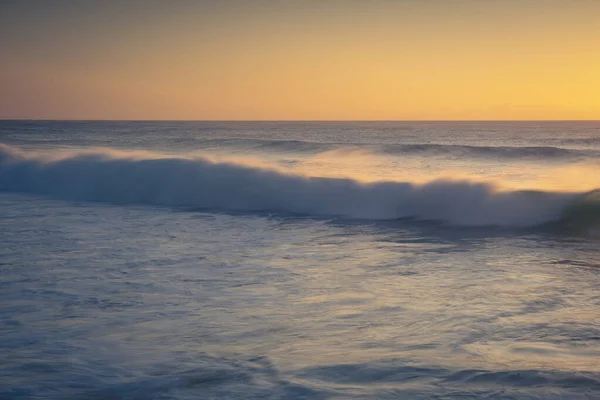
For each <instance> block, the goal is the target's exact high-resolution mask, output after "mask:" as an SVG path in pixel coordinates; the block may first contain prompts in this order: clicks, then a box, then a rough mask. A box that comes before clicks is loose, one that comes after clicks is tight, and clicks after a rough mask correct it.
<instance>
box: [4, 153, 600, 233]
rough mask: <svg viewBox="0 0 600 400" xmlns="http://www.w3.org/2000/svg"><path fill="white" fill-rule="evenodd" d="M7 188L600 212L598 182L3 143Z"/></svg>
mask: <svg viewBox="0 0 600 400" xmlns="http://www.w3.org/2000/svg"><path fill="white" fill-rule="evenodd" d="M0 191H4V192H22V193H32V194H39V195H45V196H50V197H53V198H59V199H66V200H74V201H93V202H111V203H121V204H127V203H137V204H148V205H159V206H186V207H187V206H189V207H197V208H204V209H212V210H222V211H243V212H263V211H272V212H280V213H297V214H306V215H313V216H338V217H345V218H355V219H371V220H392V219H402V218H411V219H415V220H421V221H439V222H442V223H445V224H451V225H457V226H508V227H531V226H538V225H542V224H547V223H554V222H560V223H563V224H565V226H573V225H575V224H580V225H581V224H583V225H585V224H586V223H587V221H588V220H589V217H590V215H593V216H594V218H592V219H593V221H592V222H593V223H597V222H598V220H600V218H598V217H599V216H600V212H599V210H600V208H599V207H598V201H597V192H594V193H596V194H594V195H593V196H592V195H591V194H590V195H587V194H586V193H570V192H560V191H544V190H502V189H499V188H498V187H497V186H496V185H494V184H492V183H487V182H480V181H469V180H466V179H461V180H452V179H433V180H431V181H428V182H426V183H420V182H419V183H416V182H411V181H383V182H362V181H358V180H354V179H351V178H347V179H341V178H340V179H337V178H323V177H319V176H307V175H303V174H299V173H294V172H293V171H286V170H283V169H278V168H275V167H269V166H266V165H255V164H252V163H248V162H246V161H244V160H239V161H235V160H231V161H219V160H215V159H211V158H210V157H207V156H194V157H184V156H177V157H176V156H163V155H159V154H155V153H150V152H143V153H139V152H127V151H117V150H112V149H95V150H85V151H83V150H70V151H63V152H61V153H55V154H54V153H50V154H49V153H40V152H36V151H31V150H23V149H20V148H17V147H14V146H8V145H3V144H0ZM592 197H593V201H592V200H591V198H592ZM590 204H591V205H590ZM590 208H591V209H592V211H589V210H590ZM590 213H591V214H590ZM586 226H587V225H586ZM586 229H587V228H586Z"/></svg>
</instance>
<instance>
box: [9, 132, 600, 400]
mask: <svg viewBox="0 0 600 400" xmlns="http://www.w3.org/2000/svg"><path fill="white" fill-rule="evenodd" d="M598 172H600V123H598V122H118V121H117V122H94V121H71V122H69V121H66V122H58V121H0V210H1V212H0V235H1V239H2V240H1V241H0V271H1V274H0V320H1V321H2V322H1V324H2V325H1V326H2V329H1V330H0V347H1V349H0V352H1V353H2V355H1V356H0V361H1V365H2V368H1V369H0V398H2V399H31V398H39V399H114V398H118V399H197V398H202V399H210V398H215V399H216V398H272V399H276V398H285V399H288V398H289V399H314V398H323V399H325V398H365V399H366V398H369V399H370V398H411V399H412V398H416V399H418V398H424V399H425V398H427V399H431V398H439V399H442V398H443V399H453V398H461V399H462V398H473V399H479V398H490V399H495V398H498V399H513V398H514V399H564V398H569V399H579V398H580V399H593V398H600V361H599V360H600V322H599V321H600V296H599V295H598V293H600V260H599V258H600V253H599V252H598V243H599V242H598V240H600V195H599V194H598V191H597V189H599V188H600V179H599V178H598V177H599V176H600V175H599V174H598Z"/></svg>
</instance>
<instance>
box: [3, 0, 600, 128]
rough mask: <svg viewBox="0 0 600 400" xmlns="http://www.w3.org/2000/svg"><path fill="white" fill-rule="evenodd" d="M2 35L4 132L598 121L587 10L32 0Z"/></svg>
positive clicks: (403, 2) (482, 4) (515, 5)
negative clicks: (61, 122)
mask: <svg viewBox="0 0 600 400" xmlns="http://www.w3.org/2000/svg"><path fill="white" fill-rule="evenodd" d="M48 3H51V4H52V5H48ZM123 3H125V4H123ZM101 5H102V7H101ZM0 36H1V37H3V39H6V38H8V40H3V41H2V42H0V54H2V60H3V61H2V65H0V73H1V74H0V87H2V88H3V89H2V91H1V93H0V118H15V119H16V118H34V119H151V120H162V119H174V120H177V119H182V120H202V119H209V120H488V119H491V120H504V119H506V120H522V119H526V120H527V119H529V120H545V119H548V120H552V119H563V120H565V119H600V74H599V73H598V71H600V52H599V51H598V49H600V2H596V1H591V0H574V1H572V2H568V4H567V2H564V1H556V0H544V1H539V0H524V1H499V0H487V1H486V0H480V1H473V0H448V1H440V0H424V1H415V0H397V1H391V0H375V1H372V2H361V1H353V0H347V1H336V0H331V1H324V2H317V1H312V0H306V1H300V0H298V1H295V0H290V1H286V2H276V1H268V0H260V1H259V0H257V1H247V2H241V1H228V0H225V1H221V2H217V1H214V0H212V1H208V0H207V1H196V2H192V1H175V2H159V1H153V0H148V1H145V2H142V1H131V2H115V1H113V0H109V1H107V2H106V3H104V2H89V1H82V2H67V1H56V2H47V3H44V2H36V1H29V0H25V1H23V2H14V4H8V5H1V6H0Z"/></svg>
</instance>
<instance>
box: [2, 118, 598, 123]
mask: <svg viewBox="0 0 600 400" xmlns="http://www.w3.org/2000/svg"><path fill="white" fill-rule="evenodd" d="M7 121H19V122H22V121H27V122H600V119H93V118H92V119H86V118H75V119H63V118H0V122H7Z"/></svg>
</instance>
